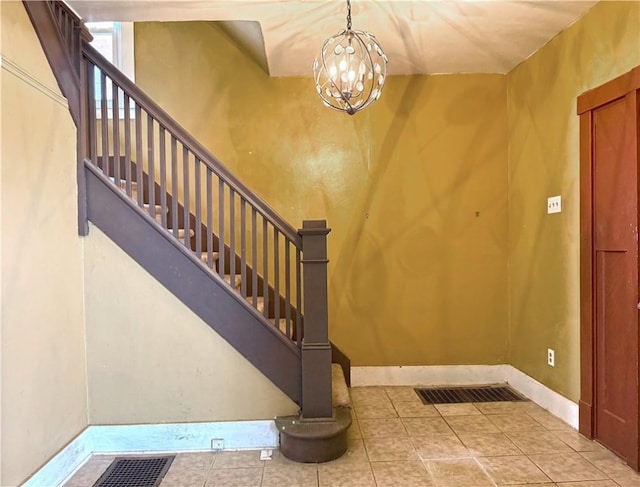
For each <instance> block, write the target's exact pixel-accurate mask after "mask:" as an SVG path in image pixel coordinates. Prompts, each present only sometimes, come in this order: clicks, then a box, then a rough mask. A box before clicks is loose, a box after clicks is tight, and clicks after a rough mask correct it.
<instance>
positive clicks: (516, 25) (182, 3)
mask: <svg viewBox="0 0 640 487" xmlns="http://www.w3.org/2000/svg"><path fill="white" fill-rule="evenodd" d="M69 3H70V4H71V6H72V7H73V8H74V9H75V10H76V11H77V12H78V13H79V14H80V15H81V16H82V17H83V18H84V19H85V20H87V21H99V20H115V21H185V20H224V21H255V22H259V24H260V26H261V28H262V37H263V40H264V53H265V55H266V59H267V63H268V70H269V74H270V75H271V76H311V63H312V61H313V59H314V58H315V57H316V56H317V55H318V54H319V52H320V48H321V46H322V43H323V42H324V40H325V39H326V38H327V37H329V36H330V35H333V34H335V33H337V32H338V31H340V30H342V29H343V28H344V27H345V25H346V20H345V19H346V1H343V0H231V1H230V0H208V1H207V0H198V1H195V0H153V1H152V0H134V1H113V0H110V1H105V0H79V1H70V2H69ZM595 3H596V1H576V0H570V1H561V0H551V1H549V0H545V1H540V0H536V1H503V0H485V1H474V0H464V1H461V0H455V1H447V0H415V1H406V0H352V18H353V28H354V29H357V30H366V31H369V32H371V33H373V34H374V35H375V36H376V37H377V39H378V41H379V42H380V44H381V45H382V48H383V49H384V51H385V53H386V54H387V56H388V57H389V68H388V70H389V74H393V75H400V74H427V73H430V74H433V73H506V72H508V71H510V70H511V69H512V68H513V67H514V66H516V65H517V64H518V63H520V62H521V61H523V60H524V59H526V58H527V57H528V56H530V55H531V54H532V53H534V52H535V51H536V50H538V49H539V48H540V47H542V46H543V45H544V44H545V43H546V42H548V41H549V40H550V39H551V38H553V37H554V36H555V35H556V34H557V33H558V32H560V31H562V30H563V29H565V28H566V27H567V26H569V25H571V24H572V23H573V22H575V21H576V20H577V19H579V18H580V17H582V15H584V14H585V13H586V12H587V10H589V9H590V8H591V7H592V6H593V5H594V4H595ZM227 24H229V23H227ZM243 25H244V26H247V27H248V26H250V25H251V22H243V23H239V24H238V27H237V28H236V29H227V32H235V33H236V34H237V35H235V36H234V37H235V38H236V39H237V40H238V41H239V42H241V43H242V42H244V43H249V42H251V39H254V42H255V38H256V36H255V35H251V34H247V35H245V36H243V35H242V32H241V31H242V29H243V27H242V26H243ZM246 47H248V48H249V50H252V49H253V50H254V51H255V50H256V46H255V45H254V46H248V45H247V46H246Z"/></svg>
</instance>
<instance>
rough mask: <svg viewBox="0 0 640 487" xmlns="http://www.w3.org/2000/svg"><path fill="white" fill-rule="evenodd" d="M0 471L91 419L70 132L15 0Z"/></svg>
mask: <svg viewBox="0 0 640 487" xmlns="http://www.w3.org/2000/svg"><path fill="white" fill-rule="evenodd" d="M1 17H2V57H3V63H2V74H1V76H2V78H1V95H0V96H1V99H2V155H1V157H2V175H1V185H2V298H1V299H2V311H1V315H2V340H1V347H2V367H1V368H2V392H1V396H2V418H1V421H2V423H1V425H0V427H1V430H2V435H1V436H2V477H1V479H0V485H2V486H3V487H4V486H13V485H18V484H20V483H22V482H23V481H24V480H25V479H26V478H27V477H28V476H29V475H31V474H32V473H33V472H35V471H36V470H37V469H38V468H39V467H40V466H41V465H42V464H44V463H45V462H46V461H47V460H48V459H49V458H50V457H52V456H53V455H54V454H55V453H57V452H58V450H60V449H61V448H62V447H63V446H64V445H65V444H66V443H68V442H69V441H70V440H71V439H72V438H73V437H74V436H75V435H77V434H78V433H79V432H80V431H82V429H83V428H85V427H86V425H87V389H86V361H85V344H84V305H83V270H82V269H83V267H82V242H81V240H80V238H79V237H78V234H77V196H76V164H75V159H76V132H75V127H74V126H73V122H72V120H71V116H70V115H69V111H68V109H67V107H66V102H65V100H64V99H62V98H61V95H60V92H59V90H58V88H57V84H56V81H55V79H54V77H53V75H52V73H51V70H50V69H49V65H48V64H47V61H46V59H45V56H44V54H43V52H42V50H41V49H40V44H39V42H38V39H37V38H36V35H35V33H34V32H33V29H32V27H31V23H30V22H29V19H28V17H27V15H26V13H25V11H24V7H23V6H22V3H21V2H2V11H1Z"/></svg>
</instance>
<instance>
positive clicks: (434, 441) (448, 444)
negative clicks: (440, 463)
mask: <svg viewBox="0 0 640 487" xmlns="http://www.w3.org/2000/svg"><path fill="white" fill-rule="evenodd" d="M411 442H412V443H413V446H414V448H415V449H416V452H417V453H418V456H419V457H420V458H421V459H422V460H430V459H432V458H463V457H469V456H471V454H470V453H469V450H467V447H465V446H464V445H463V444H462V442H461V441H460V439H459V438H458V437H457V436H456V435H455V434H453V433H450V434H447V435H432V436H414V437H413V438H411Z"/></svg>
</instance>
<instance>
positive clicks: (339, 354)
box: [330, 342, 351, 387]
mask: <svg viewBox="0 0 640 487" xmlns="http://www.w3.org/2000/svg"><path fill="white" fill-rule="evenodd" d="M330 343H331V363H334V364H339V365H340V368H342V373H343V374H344V379H345V381H346V383H347V386H348V387H351V359H350V358H349V357H348V356H347V354H346V353H344V352H343V351H342V350H340V348H338V346H337V345H336V344H335V343H333V342H330Z"/></svg>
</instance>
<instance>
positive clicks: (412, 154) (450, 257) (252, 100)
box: [135, 22, 507, 365]
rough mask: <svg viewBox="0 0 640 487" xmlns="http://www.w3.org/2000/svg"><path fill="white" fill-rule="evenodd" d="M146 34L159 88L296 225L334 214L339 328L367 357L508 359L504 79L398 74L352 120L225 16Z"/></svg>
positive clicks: (160, 96)
mask: <svg viewBox="0 0 640 487" xmlns="http://www.w3.org/2000/svg"><path fill="white" fill-rule="evenodd" d="M135 39H136V44H135V46H136V47H135V48H136V63H137V65H136V81H137V83H138V84H139V85H140V86H141V87H142V88H143V89H144V90H145V91H146V92H147V93H149V94H150V95H151V96H152V97H153V98H154V99H155V100H156V101H157V102H158V103H159V104H160V105H161V106H162V107H163V108H165V109H166V110H167V111H168V112H169V113H170V114H172V115H173V116H174V117H175V118H176V119H177V120H178V122H180V123H181V124H182V125H184V127H185V128H186V129H187V130H188V131H190V132H191V133H192V134H193V135H194V136H195V137H196V138H197V139H198V140H200V141H201V142H202V143H203V144H204V145H205V146H206V147H208V148H209V149H210V150H211V151H212V152H213V153H214V154H215V155H217V156H218V157H219V158H220V160H221V161H222V162H223V163H224V164H226V165H227V166H228V167H230V169H231V170H232V171H233V172H234V173H235V174H236V175H237V176H238V177H239V178H240V179H241V180H242V181H244V182H245V183H247V184H248V185H249V186H250V187H251V188H253V189H254V190H255V191H256V192H257V193H258V194H259V195H261V196H262V197H263V198H264V199H265V200H266V201H267V202H268V203H269V205H271V206H272V207H273V208H275V209H276V210H277V211H278V212H280V213H281V214H282V215H283V216H284V217H285V218H286V219H287V220H288V221H289V222H291V223H292V224H293V225H294V226H299V225H300V224H301V222H302V220H303V219H315V218H321V219H327V220H328V222H329V225H330V226H331V228H332V229H333V231H332V233H331V234H330V235H329V257H330V259H331V263H330V264H329V265H330V268H329V269H330V270H329V280H330V282H329V287H330V327H331V337H332V339H333V340H334V341H335V342H336V343H337V344H338V345H339V346H340V347H341V348H343V349H344V350H345V352H346V353H347V354H348V355H350V357H351V359H352V363H353V364H354V365H393V364H401V365H414V364H420V365H427V364H496V363H504V362H505V361H506V358H507V347H506V344H507V301H506V294H507V255H506V252H507V246H506V239H507V198H506V195H507V173H506V167H507V143H506V136H507V119H506V77H505V76H501V75H450V76H431V77H419V76H416V77H396V78H393V77H392V78H389V81H388V83H389V85H388V86H387V87H386V88H385V90H386V91H385V93H384V96H383V97H382V99H381V100H380V101H379V102H378V103H377V104H375V105H373V106H372V107H371V108H370V109H369V110H368V111H366V112H363V113H361V114H358V115H356V116H355V117H349V116H347V115H345V114H342V113H337V112H334V111H331V110H329V109H327V108H325V107H323V105H322V103H320V100H319V98H318V97H317V95H316V93H315V90H314V88H313V85H312V82H311V79H310V78H305V79H273V78H269V77H268V76H267V75H266V74H265V73H264V72H263V71H262V70H261V69H260V67H259V66H258V65H256V64H255V63H253V62H252V61H251V60H250V59H249V58H248V57H247V56H246V55H245V54H244V53H243V52H242V51H241V50H239V49H238V48H237V47H236V46H235V45H234V44H233V43H232V42H231V41H230V39H229V38H228V37H227V36H226V35H225V34H224V33H223V32H222V31H221V30H220V29H219V28H218V27H216V26H215V25H214V24H212V23H206V22H193V23H143V24H136V26H135ZM187 46H188V47H187ZM186 53H188V55H186ZM476 214H477V216H476Z"/></svg>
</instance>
